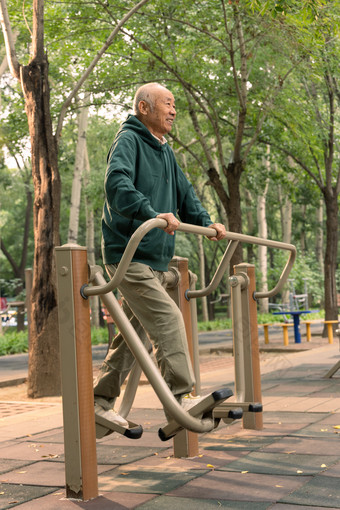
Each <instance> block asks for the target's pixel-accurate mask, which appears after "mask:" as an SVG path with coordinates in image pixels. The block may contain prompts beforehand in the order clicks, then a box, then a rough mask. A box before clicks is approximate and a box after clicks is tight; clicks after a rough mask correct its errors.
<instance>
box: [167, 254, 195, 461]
mask: <svg viewBox="0 0 340 510" xmlns="http://www.w3.org/2000/svg"><path fill="white" fill-rule="evenodd" d="M169 268H175V269H176V270H177V271H178V273H179V276H180V278H179V282H178V285H177V286H176V287H175V288H172V289H169V290H168V292H169V295H170V296H171V297H172V299H173V300H174V301H175V303H176V304H177V305H178V307H179V308H180V310H181V312H182V315H183V319H184V323H185V330H186V335H187V340H188V348H189V353H190V358H191V362H192V364H193V365H194V363H193V358H194V356H193V354H194V347H193V342H192V322H191V308H190V302H189V301H188V300H187V299H185V291H186V290H188V289H189V288H190V280H189V271H188V259H185V258H182V257H174V258H173V259H172V261H171V262H170V264H169ZM173 444H174V457H177V458H180V457H196V456H197V455H198V453H199V450H198V435H197V434H196V433H195V432H190V431H188V430H182V431H181V432H179V433H178V434H176V436H175V437H174V439H173Z"/></svg>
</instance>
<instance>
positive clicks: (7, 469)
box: [0, 338, 340, 510]
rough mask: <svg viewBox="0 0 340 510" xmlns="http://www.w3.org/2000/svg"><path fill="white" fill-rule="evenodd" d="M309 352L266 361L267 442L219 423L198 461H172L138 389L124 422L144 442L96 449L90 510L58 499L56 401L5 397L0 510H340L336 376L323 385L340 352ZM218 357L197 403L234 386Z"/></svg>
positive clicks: (106, 441)
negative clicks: (137, 426)
mask: <svg viewBox="0 0 340 510" xmlns="http://www.w3.org/2000/svg"><path fill="white" fill-rule="evenodd" d="M278 342H280V340H278ZM304 349H305V341H304V344H301V347H300V348H299V349H296V348H295V352H290V349H287V350H286V351H284V350H281V349H280V350H275V349H273V350H271V351H270V352H269V351H268V350H267V351H265V352H263V353H262V354H261V373H262V392H263V404H264V414H263V417H264V420H263V421H264V427H263V430H246V429H243V427H242V423H241V421H235V422H234V423H233V424H231V425H225V424H223V423H222V424H221V425H220V426H219V427H218V428H217V429H215V430H214V431H213V432H210V433H207V434H204V435H201V436H200V454H199V456H198V457H195V458H190V459H176V458H174V457H173V449H172V441H168V442H162V441H160V439H159V438H158V435H157V430H158V428H159V426H160V425H161V424H163V423H164V415H163V411H162V409H161V406H160V403H159V401H158V399H157V397H156V396H155V394H154V392H153V390H152V388H151V387H150V386H149V385H148V384H143V385H140V387H139V389H138V392H137V396H136V400H135V403H134V407H133V410H132V413H131V416H130V417H131V420H133V421H135V422H138V423H141V424H142V425H143V428H144V434H143V436H142V438H141V439H139V440H129V439H127V438H125V437H122V436H119V435H117V434H112V435H110V436H107V437H106V438H103V439H101V440H99V441H98V443H97V459H98V481H99V492H100V497H98V498H96V499H94V500H92V501H88V502H80V501H74V500H67V499H65V489H64V487H65V475H64V451H63V429H62V410H61V402H60V399H59V400H58V399H56V400H54V401H53V402H51V401H43V402H42V401H39V402H36V401H32V400H28V399H26V400H25V401H22V400H21V401H10V400H8V399H7V398H6V397H5V396H4V392H6V388H2V390H1V392H0V481H1V486H0V510H2V509H7V508H18V510H19V509H20V510H36V509H42V510H64V509H65V510H69V509H70V510H71V509H74V510H75V509H76V508H85V509H89V510H96V509H102V510H106V509H108V510H111V509H112V510H116V509H117V510H123V509H134V508H138V509H141V510H168V509H169V510H170V508H171V510H173V509H174V508H175V509H185V510H191V509H194V510H198V509H202V510H210V509H219V508H229V509H250V510H262V509H263V510H264V509H273V510H293V509H295V510H302V509H305V510H307V509H310V510H311V509H314V510H316V509H321V508H328V509H334V508H340V435H339V433H340V371H339V372H338V373H336V374H335V375H334V376H333V377H332V378H331V379H325V378H324V376H325V374H326V373H327V371H328V370H329V369H330V368H331V367H332V366H333V365H334V364H335V363H336V362H337V361H338V359H339V346H338V341H337V340H335V343H334V344H333V345H328V343H327V342H325V341H324V339H321V338H314V339H313V340H312V342H311V347H310V346H308V349H307V350H304ZM218 352H219V353H216V352H215V353H210V354H208V353H207V352H206V351H204V352H202V355H201V372H202V387H203V390H204V392H207V391H210V390H213V389H216V388H218V387H219V386H224V385H227V386H230V387H232V386H233V378H234V375H233V360H232V356H231V354H230V353H228V352H223V350H221V349H219V350H218ZM96 366H97V365H96ZM0 371H1V358H0ZM8 391H9V390H8ZM1 395H2V396H1Z"/></svg>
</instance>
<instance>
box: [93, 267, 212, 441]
mask: <svg viewBox="0 0 340 510" xmlns="http://www.w3.org/2000/svg"><path fill="white" fill-rule="evenodd" d="M95 281H96V283H105V279H104V276H103V275H102V274H101V273H100V272H98V273H96V275H95ZM102 301H103V303H104V304H105V306H106V308H107V309H108V311H109V313H110V315H111V317H112V318H113V319H114V321H115V323H116V325H117V327H118V329H119V331H120V332H121V334H122V335H123V337H124V340H125V342H126V343H127V345H128V347H129V348H130V350H131V351H132V352H133V354H134V356H135V358H136V360H137V362H138V363H139V365H140V367H141V369H142V370H143V372H144V374H145V375H146V377H147V379H148V381H149V382H150V384H151V385H152V387H153V389H154V391H155V393H156V395H157V396H158V398H159V400H160V401H161V403H162V404H163V406H164V407H165V408H166V409H167V411H168V412H169V414H171V416H172V417H173V418H174V420H176V422H177V423H179V425H181V426H182V427H184V428H186V429H188V430H191V431H192V432H199V433H202V432H209V431H211V430H212V429H213V427H214V422H213V420H210V419H203V420H200V419H198V418H194V417H193V416H191V415H190V414H189V413H187V412H186V411H185V410H184V409H183V408H182V407H181V406H180V404H179V403H178V402H177V400H176V399H175V397H174V396H173V394H172V393H171V391H170V389H169V387H168V385H167V384H166V382H165V381H164V379H163V377H162V376H161V374H160V372H159V370H158V369H157V367H156V366H155V364H154V362H153V361H152V359H151V357H150V355H149V353H148V351H147V350H146V348H145V347H144V345H143V344H142V342H141V341H140V338H139V336H138V335H137V333H136V331H135V330H134V328H133V327H132V326H131V324H130V321H129V319H128V318H127V317H126V315H125V313H124V311H123V310H122V308H121V306H120V305H119V303H118V301H117V299H116V297H115V296H114V295H113V294H111V293H110V294H105V295H103V296H102ZM129 398H130V397H129ZM129 398H128V400H129Z"/></svg>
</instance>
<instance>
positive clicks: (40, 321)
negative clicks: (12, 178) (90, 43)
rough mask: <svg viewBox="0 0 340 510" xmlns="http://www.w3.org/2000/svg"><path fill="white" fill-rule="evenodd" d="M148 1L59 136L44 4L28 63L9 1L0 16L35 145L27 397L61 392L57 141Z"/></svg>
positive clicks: (36, 10) (36, 13) (36, 7)
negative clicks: (56, 254)
mask: <svg viewBox="0 0 340 510" xmlns="http://www.w3.org/2000/svg"><path fill="white" fill-rule="evenodd" d="M147 1H148V0H142V1H140V2H139V3H138V4H137V5H135V6H134V7H133V8H132V9H131V10H129V11H128V13H127V14H125V16H123V18H122V19H121V21H120V22H119V23H118V24H117V25H116V27H115V29H114V30H113V31H112V32H111V34H110V35H109V37H108V38H107V40H106V41H105V43H104V44H103V45H102V47H101V49H100V50H99V51H98V53H97V54H96V56H95V57H94V58H93V60H92V61H91V63H90V65H89V66H88V67H87V69H86V70H85V71H84V72H83V73H82V75H81V77H80V78H79V79H78V81H77V83H76V84H75V86H74V87H73V89H72V91H71V92H70V94H69V95H68V97H67V98H66V100H65V101H64V103H63V104H62V107H61V109H60V114H59V119H58V123H57V128H56V132H55V133H54V131H53V125H52V118H51V111H50V86H49V79H48V78H49V65H48V59H47V54H46V51H45V47H44V2H43V0H33V17H32V24H33V26H32V51H31V57H30V61H29V63H28V64H27V65H23V64H20V63H19V59H18V56H17V53H16V50H15V44H14V38H13V31H12V28H11V23H10V18H9V15H8V10H7V3H6V0H1V2H0V15H1V26H2V31H3V36H4V40H5V45H6V53H7V59H8V65H9V68H10V70H11V73H12V75H13V76H14V77H15V78H16V79H17V80H18V82H19V83H20V84H21V87H22V92H23V95H24V99H25V111H26V115H27V120H28V127H29V133H30V141H31V163H32V175H33V183H34V206H33V226H34V238H35V252H34V271H33V284H32V294H31V314H32V315H31V328H30V351H29V370H28V395H29V396H31V397H39V396H42V395H55V394H59V392H60V367H59V339H58V317H57V300H56V275H55V262H54V248H55V247H56V246H58V245H59V244H60V241H59V220H60V193H61V182H60V175H59V170H58V143H59V138H60V134H61V130H62V125H63V121H64V118H65V114H66V112H67V109H68V107H69V106H70V104H71V102H72V100H73V98H74V97H75V95H76V94H77V93H78V91H79V90H80V88H81V87H82V86H83V84H84V82H85V80H86V79H87V77H88V76H89V75H90V73H91V72H92V70H93V69H94V67H95V66H96V64H97V63H98V61H99V60H100V58H101V57H102V55H103V54H104V53H105V51H106V50H107V48H108V47H109V46H110V45H111V44H112V41H113V40H114V37H115V36H116V34H117V33H118V31H119V29H120V28H121V27H122V26H123V24H124V23H125V22H126V21H127V20H128V19H129V18H130V17H131V16H132V15H133V14H134V13H135V12H136V11H137V10H138V9H139V8H140V7H141V6H142V5H144V4H145V3H147Z"/></svg>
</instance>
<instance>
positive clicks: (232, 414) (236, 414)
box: [228, 407, 243, 420]
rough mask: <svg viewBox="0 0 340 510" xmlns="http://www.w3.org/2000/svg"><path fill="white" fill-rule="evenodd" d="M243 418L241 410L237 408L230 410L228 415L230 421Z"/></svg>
mask: <svg viewBox="0 0 340 510" xmlns="http://www.w3.org/2000/svg"><path fill="white" fill-rule="evenodd" d="M242 417H243V409H241V407H238V408H236V409H230V411H229V413H228V418H230V419H231V420H240V419H241V418H242Z"/></svg>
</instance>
